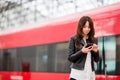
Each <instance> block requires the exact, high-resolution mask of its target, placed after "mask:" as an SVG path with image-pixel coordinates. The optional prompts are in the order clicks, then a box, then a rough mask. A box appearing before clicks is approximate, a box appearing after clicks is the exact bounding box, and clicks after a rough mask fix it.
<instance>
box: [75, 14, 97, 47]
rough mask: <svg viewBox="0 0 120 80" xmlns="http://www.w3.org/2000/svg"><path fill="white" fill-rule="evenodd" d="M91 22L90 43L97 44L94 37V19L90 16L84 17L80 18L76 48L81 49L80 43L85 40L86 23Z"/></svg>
mask: <svg viewBox="0 0 120 80" xmlns="http://www.w3.org/2000/svg"><path fill="white" fill-rule="evenodd" d="M87 21H88V22H89V26H90V29H91V30H90V32H89V33H88V39H89V41H90V42H92V43H95V41H96V39H95V37H94V35H95V30H94V24H93V21H92V19H91V18H90V17H89V16H83V17H81V18H80V20H79V22H78V27H77V32H76V40H75V47H76V48H79V47H80V41H81V40H82V39H83V27H84V26H85V24H86V22H87Z"/></svg>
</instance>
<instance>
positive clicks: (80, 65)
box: [68, 36, 100, 71]
mask: <svg viewBox="0 0 120 80" xmlns="http://www.w3.org/2000/svg"><path fill="white" fill-rule="evenodd" d="M75 39H76V36H72V37H71V38H70V41H69V50H68V60H69V61H70V62H72V65H71V67H72V68H75V69H79V70H84V66H85V61H86V57H87V54H85V53H83V52H82V51H81V49H82V47H83V46H84V45H85V42H84V41H83V40H81V42H80V49H79V50H78V49H76V48H75ZM86 42H87V43H89V42H90V41H89V40H86ZM99 59H100V58H99V53H98V52H97V53H95V52H94V51H91V66H92V71H94V61H95V62H98V61H99Z"/></svg>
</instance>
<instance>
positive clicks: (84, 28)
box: [83, 21, 91, 36]
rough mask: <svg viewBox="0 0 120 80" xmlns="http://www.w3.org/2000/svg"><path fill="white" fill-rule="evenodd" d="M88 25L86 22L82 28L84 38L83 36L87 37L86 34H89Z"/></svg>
mask: <svg viewBox="0 0 120 80" xmlns="http://www.w3.org/2000/svg"><path fill="white" fill-rule="evenodd" d="M90 30H91V29H90V25H89V22H88V21H87V22H86V23H85V25H84V27H83V34H84V36H85V35H88V33H89V32H90Z"/></svg>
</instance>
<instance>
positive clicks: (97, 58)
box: [92, 39, 100, 62]
mask: <svg viewBox="0 0 120 80" xmlns="http://www.w3.org/2000/svg"><path fill="white" fill-rule="evenodd" d="M95 43H96V44H98V40H97V39H96V42H95ZM92 54H93V57H94V60H95V62H98V61H99V60H100V55H99V50H98V51H97V52H94V51H92Z"/></svg>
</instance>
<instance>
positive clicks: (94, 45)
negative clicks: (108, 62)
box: [92, 44, 98, 52]
mask: <svg viewBox="0 0 120 80" xmlns="http://www.w3.org/2000/svg"><path fill="white" fill-rule="evenodd" d="M92 50H93V51H94V52H97V51H98V45H96V44H93V48H92Z"/></svg>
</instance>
